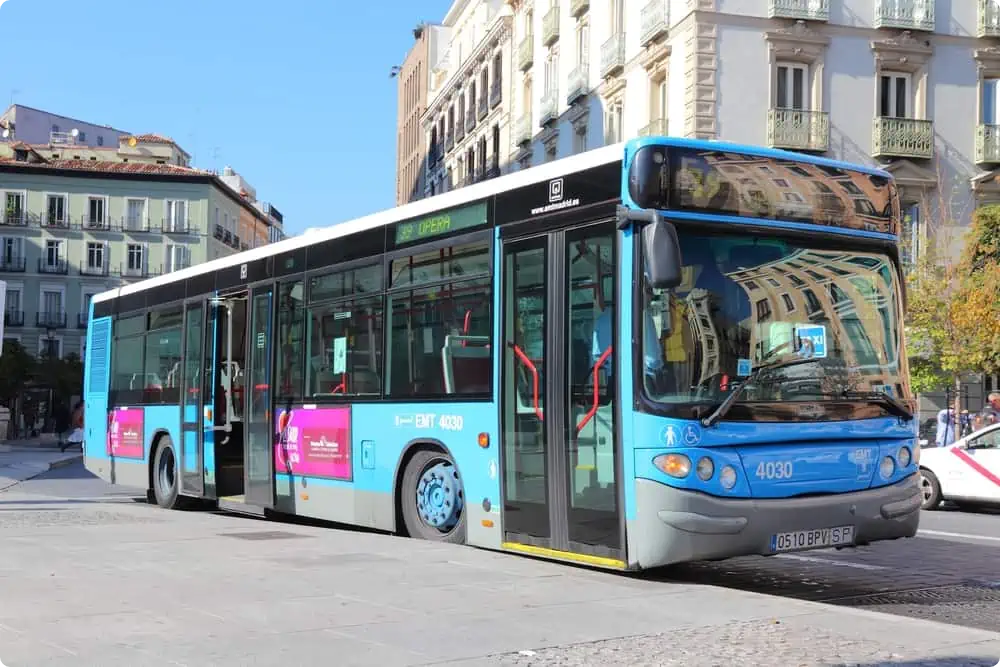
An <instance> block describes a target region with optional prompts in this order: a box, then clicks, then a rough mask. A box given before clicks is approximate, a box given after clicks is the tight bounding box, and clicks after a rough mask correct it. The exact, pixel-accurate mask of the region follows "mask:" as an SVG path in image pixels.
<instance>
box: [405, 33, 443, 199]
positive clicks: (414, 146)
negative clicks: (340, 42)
mask: <svg viewBox="0 0 1000 667" xmlns="http://www.w3.org/2000/svg"><path fill="white" fill-rule="evenodd" d="M442 32H443V31H442V30H441V27H440V26H436V25H419V26H417V27H416V28H415V29H414V30H413V38H414V44H413V47H412V48H411V49H410V51H409V53H407V54H406V58H405V59H404V60H403V64H402V65H400V66H399V69H398V71H396V72H395V76H396V78H397V80H398V90H397V99H396V107H397V108H396V205H397V206H401V205H403V204H406V203H408V202H411V201H414V200H415V199H420V198H422V197H423V195H424V180H425V177H426V174H427V170H426V169H425V167H424V158H425V157H426V155H427V142H426V141H425V140H424V128H423V125H422V122H421V118H422V116H423V114H424V110H425V109H426V108H427V92H428V89H429V87H430V86H429V82H430V73H429V68H428V57H429V55H430V53H431V51H432V48H433V49H435V50H436V49H437V47H438V43H439V40H440V39H441V36H442Z"/></svg>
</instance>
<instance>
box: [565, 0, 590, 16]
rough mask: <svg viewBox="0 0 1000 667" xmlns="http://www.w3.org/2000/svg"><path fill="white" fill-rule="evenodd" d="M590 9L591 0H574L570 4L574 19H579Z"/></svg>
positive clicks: (570, 11)
mask: <svg viewBox="0 0 1000 667" xmlns="http://www.w3.org/2000/svg"><path fill="white" fill-rule="evenodd" d="M588 9H590V0H572V1H571V2H570V3H569V13H570V14H571V15H572V16H573V18H575V19H578V18H580V17H581V16H583V15H584V14H586V13H587V10H588Z"/></svg>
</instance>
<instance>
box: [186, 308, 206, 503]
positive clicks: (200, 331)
mask: <svg viewBox="0 0 1000 667" xmlns="http://www.w3.org/2000/svg"><path fill="white" fill-rule="evenodd" d="M183 358H184V378H183V381H182V383H181V392H182V393H181V438H182V439H183V443H182V444H181V470H182V471H183V473H182V474H181V492H182V493H186V494H190V495H192V496H201V495H203V494H204V492H205V476H204V470H205V439H204V437H203V435H204V434H203V433H202V413H203V412H204V410H205V403H204V400H203V394H202V389H203V385H204V382H203V378H202V374H203V373H204V372H205V310H204V306H203V305H202V303H200V302H199V303H189V304H188V305H187V306H186V307H185V309H184V357H183Z"/></svg>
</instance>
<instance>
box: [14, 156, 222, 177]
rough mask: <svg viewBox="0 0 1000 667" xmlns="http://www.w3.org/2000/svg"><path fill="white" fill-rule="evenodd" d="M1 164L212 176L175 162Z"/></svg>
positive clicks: (68, 161) (112, 171)
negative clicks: (180, 165)
mask: <svg viewBox="0 0 1000 667" xmlns="http://www.w3.org/2000/svg"><path fill="white" fill-rule="evenodd" d="M0 165H11V166H30V167H35V168H38V167H41V168H45V169H73V170H78V171H91V172H100V173H105V174H150V175H161V176H211V175H212V174H211V172H208V171H203V170H201V169H194V168H192V167H179V166H177V165H175V164H148V163H143V162H112V161H110V160H53V159H46V160H45V162H44V163H42V164H28V163H25V162H18V161H16V160H13V159H10V158H0Z"/></svg>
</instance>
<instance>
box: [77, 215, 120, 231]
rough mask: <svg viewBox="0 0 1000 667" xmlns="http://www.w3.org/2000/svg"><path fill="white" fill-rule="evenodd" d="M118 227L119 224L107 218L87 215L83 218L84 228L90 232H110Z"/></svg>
mask: <svg viewBox="0 0 1000 667" xmlns="http://www.w3.org/2000/svg"><path fill="white" fill-rule="evenodd" d="M116 227H117V226H116V225H113V224H112V222H111V221H110V220H108V219H107V218H104V219H103V220H102V219H98V218H89V217H86V218H84V219H83V228H84V230H85V231H88V232H110V231H115V228H116Z"/></svg>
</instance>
